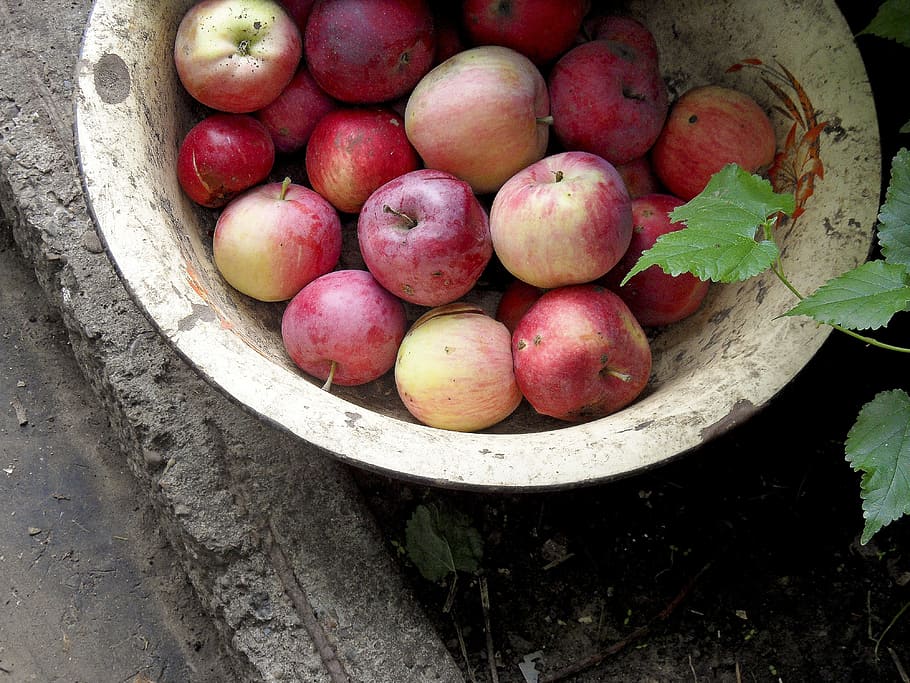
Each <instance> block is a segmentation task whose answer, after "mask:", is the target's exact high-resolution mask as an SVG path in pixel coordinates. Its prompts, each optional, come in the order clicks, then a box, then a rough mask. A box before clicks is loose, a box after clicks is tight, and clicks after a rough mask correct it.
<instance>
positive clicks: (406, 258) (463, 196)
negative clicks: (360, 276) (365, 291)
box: [357, 169, 493, 306]
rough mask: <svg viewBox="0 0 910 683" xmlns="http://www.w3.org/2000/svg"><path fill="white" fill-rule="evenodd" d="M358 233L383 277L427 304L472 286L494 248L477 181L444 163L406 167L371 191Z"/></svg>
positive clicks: (395, 289)
mask: <svg viewBox="0 0 910 683" xmlns="http://www.w3.org/2000/svg"><path fill="white" fill-rule="evenodd" d="M357 239H358V242H359V244H360V252H361V255H362V256H363V261H364V263H365V264H366V266H367V268H368V269H369V270H370V272H371V273H373V275H374V276H375V278H376V279H377V280H378V281H379V282H380V284H382V285H383V286H384V287H385V288H386V289H388V290H389V291H391V292H392V293H393V294H396V295H397V296H399V297H401V298H402V299H404V300H405V301H408V302H410V303H413V304H418V305H421V306H439V305H442V304H446V303H451V302H453V301H455V300H456V299H458V298H460V297H461V296H463V295H464V294H466V293H467V292H469V291H470V290H471V288H472V287H474V285H475V284H476V283H477V280H478V279H479V278H480V276H481V275H482V274H483V271H484V269H485V268H486V266H487V264H488V263H489V261H490V258H491V257H492V255H493V245H492V241H491V239H490V226H489V221H488V218H487V214H486V211H485V210H484V208H483V206H482V205H481V204H480V202H479V201H478V199H477V197H476V196H475V195H474V193H473V192H472V191H471V186H470V185H468V184H467V183H466V182H464V181H463V180H460V179H459V178H456V177H455V176H453V175H452V174H450V173H446V172H444V171H438V170H436V169H419V170H417V171H412V172H410V173H405V174H404V175H401V176H399V177H397V178H395V179H393V180H390V181H389V182H387V183H386V184H385V185H383V186H382V187H380V188H379V189H377V190H376V191H375V192H374V193H373V194H371V195H370V197H369V198H368V199H367V201H366V202H365V203H364V205H363V208H362V209H361V211H360V215H359V217H358V219H357Z"/></svg>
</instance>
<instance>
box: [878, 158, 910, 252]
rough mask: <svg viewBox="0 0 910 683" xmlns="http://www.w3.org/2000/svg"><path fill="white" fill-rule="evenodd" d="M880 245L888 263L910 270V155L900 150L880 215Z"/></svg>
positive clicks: (893, 165) (893, 161)
mask: <svg viewBox="0 0 910 683" xmlns="http://www.w3.org/2000/svg"><path fill="white" fill-rule="evenodd" d="M878 220H879V224H878V243H879V244H880V245H881V247H882V255H883V256H884V257H885V260H886V261H887V262H888V263H896V264H901V265H904V266H906V267H907V268H910V152H908V151H907V149H906V148H903V149H900V150H898V152H897V154H896V155H894V159H893V160H892V161H891V180H890V181H889V182H888V189H887V190H886V192H885V203H884V204H882V207H881V209H880V210H879V214H878Z"/></svg>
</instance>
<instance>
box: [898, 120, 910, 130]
mask: <svg viewBox="0 0 910 683" xmlns="http://www.w3.org/2000/svg"><path fill="white" fill-rule="evenodd" d="M898 133H910V121H907V123H905V124H904V125H903V126H901V127H900V130H899V131H898Z"/></svg>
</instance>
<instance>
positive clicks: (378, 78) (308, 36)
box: [303, 0, 436, 104]
mask: <svg viewBox="0 0 910 683" xmlns="http://www.w3.org/2000/svg"><path fill="white" fill-rule="evenodd" d="M303 46H304V47H303V49H304V59H305V61H306V63H307V65H308V66H309V69H310V72H311V73H312V74H313V78H315V79H316V82H317V83H319V85H320V86H322V88H323V89H324V90H325V91H326V92H327V93H329V95H331V96H332V97H334V98H335V99H337V100H340V101H342V102H347V103H350V104H378V103H383V102H389V101H391V100H395V99H397V98H399V97H401V96H403V95H405V94H406V93H407V92H409V91H410V90H411V89H412V88H413V87H414V85H415V84H416V83H417V81H418V80H420V78H421V77H422V76H423V75H424V74H425V73H426V72H427V71H429V70H430V67H431V66H432V64H433V59H434V55H435V51H436V30H435V24H434V20H433V12H432V11H431V9H430V6H429V4H428V3H427V2H426V1H425V0H320V1H319V2H317V3H316V4H315V5H314V6H313V8H312V10H311V11H310V16H309V20H308V21H307V25H306V30H305V31H304V34H303Z"/></svg>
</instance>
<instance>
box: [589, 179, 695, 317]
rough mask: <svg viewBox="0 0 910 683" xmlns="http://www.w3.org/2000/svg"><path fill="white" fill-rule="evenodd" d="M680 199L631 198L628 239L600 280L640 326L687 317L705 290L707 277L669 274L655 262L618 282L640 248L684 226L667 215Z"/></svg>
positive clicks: (664, 196)
mask: <svg viewBox="0 0 910 683" xmlns="http://www.w3.org/2000/svg"><path fill="white" fill-rule="evenodd" d="M684 203H685V202H683V200H681V199H680V198H679V197H674V196H673V195H669V194H664V193H656V194H649V195H644V196H641V197H637V198H635V199H633V200H632V224H633V228H632V242H631V243H630V244H629V249H628V250H627V251H626V253H625V255H624V256H623V257H622V259H621V260H620V262H619V263H617V264H616V266H615V267H614V268H612V269H611V270H610V272H609V273H607V274H606V275H605V276H604V277H603V279H602V280H601V283H602V284H604V285H606V286H607V287H609V288H610V289H612V290H613V291H614V292H616V293H617V294H619V296H620V297H622V299H623V301H625V302H626V304H627V305H628V306H629V310H631V311H632V314H633V315H634V316H635V318H636V319H637V320H638V322H640V323H641V324H642V325H643V326H644V327H660V326H663V325H670V324H672V323H675V322H678V321H680V320H682V319H683V318H687V317H689V316H690V315H692V314H693V313H695V311H697V310H698V309H699V307H700V306H701V304H702V301H704V298H705V296H706V295H707V294H708V288H709V287H710V284H711V283H710V281H708V280H700V279H698V278H697V277H695V276H694V275H691V274H690V273H681V274H680V275H677V276H673V275H670V274H668V273H665V272H664V271H663V270H661V269H660V267H659V266H656V265H655V266H651V267H650V268H648V269H646V270H643V271H642V272H640V273H638V274H636V275H633V276H632V277H631V278H629V281H628V282H626V283H625V284H624V285H622V286H620V283H622V281H623V279H624V278H625V276H626V274H627V273H628V272H629V271H630V270H632V267H633V266H634V265H635V264H636V263H637V262H638V259H639V258H640V257H641V254H642V252H644V251H645V250H647V249H650V248H651V247H653V246H654V243H655V242H656V241H657V238H658V237H660V236H661V235H665V234H667V233H668V232H673V231H674V230H680V229H682V228H684V227H685V225H684V224H682V223H674V222H673V221H672V220H671V219H670V212H671V211H673V210H674V209H675V208H676V207H678V206H681V205H683V204H684Z"/></svg>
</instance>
